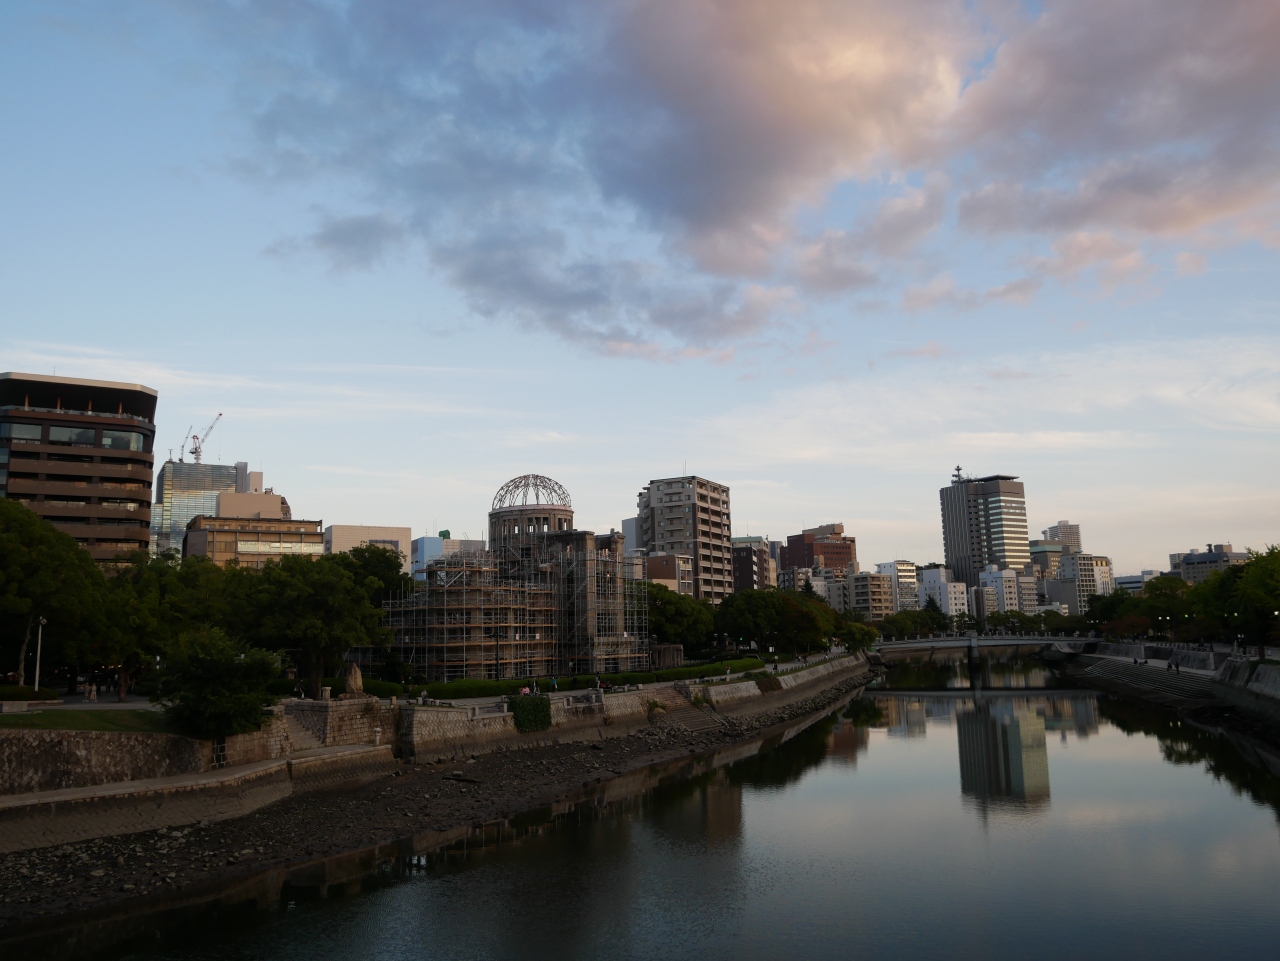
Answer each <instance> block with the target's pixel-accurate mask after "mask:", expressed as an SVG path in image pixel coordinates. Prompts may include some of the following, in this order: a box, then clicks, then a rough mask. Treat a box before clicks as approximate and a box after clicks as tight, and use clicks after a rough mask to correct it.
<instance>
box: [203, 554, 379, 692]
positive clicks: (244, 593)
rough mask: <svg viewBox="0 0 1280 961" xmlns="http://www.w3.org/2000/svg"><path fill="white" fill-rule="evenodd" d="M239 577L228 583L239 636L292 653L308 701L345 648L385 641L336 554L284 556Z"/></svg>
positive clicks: (363, 593) (373, 610)
mask: <svg viewBox="0 0 1280 961" xmlns="http://www.w3.org/2000/svg"><path fill="white" fill-rule="evenodd" d="M228 573H231V572H228ZM239 573H240V576H238V577H236V578H234V579H233V581H232V583H233V584H234V585H235V588H236V594H237V595H238V598H239V599H240V602H241V603H242V604H243V607H244V610H245V611H246V613H247V615H248V617H247V621H246V623H247V624H248V629H247V631H246V633H245V638H246V639H247V640H249V641H251V642H253V643H255V644H257V645H259V646H260V647H265V648H268V649H274V650H279V649H294V648H296V649H298V650H299V651H300V653H301V663H300V666H301V667H302V669H303V670H304V671H305V672H306V676H307V678H308V679H309V687H310V690H311V694H312V696H313V697H318V696H319V695H320V684H321V681H322V680H323V678H324V672H325V669H326V668H327V667H328V668H333V669H335V670H336V669H337V667H338V666H339V665H340V664H341V663H342V656H343V655H344V654H346V652H347V651H348V650H350V649H351V648H353V647H382V646H384V645H385V644H386V642H387V640H388V639H389V631H387V629H385V628H384V627H382V612H381V611H380V610H378V609H377V608H375V607H374V606H373V604H371V603H370V601H369V595H368V593H366V591H365V589H364V588H363V587H361V586H358V585H357V584H356V582H355V578H354V577H353V576H352V574H351V571H350V570H349V569H348V567H347V564H346V562H345V561H344V560H343V559H342V555H340V554H331V555H328V556H326V557H317V558H315V559H314V560H312V559H310V558H307V557H285V558H282V559H281V560H280V561H279V562H278V563H276V562H272V563H269V564H267V565H266V566H265V567H264V568H262V570H261V571H260V572H256V573H253V572H247V571H246V572H239Z"/></svg>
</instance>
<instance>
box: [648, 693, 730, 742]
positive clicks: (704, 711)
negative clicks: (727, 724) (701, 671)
mask: <svg viewBox="0 0 1280 961" xmlns="http://www.w3.org/2000/svg"><path fill="white" fill-rule="evenodd" d="M644 693H645V694H646V695H648V699H649V700H652V701H658V702H659V703H660V704H662V706H663V707H665V708H666V709H667V717H668V718H669V719H670V720H672V721H674V722H675V723H677V724H679V725H680V726H681V727H683V728H685V729H686V730H689V731H693V732H695V733H697V732H699V731H710V730H713V729H714V728H718V727H721V726H722V725H723V724H724V721H722V720H721V719H720V716H719V715H718V714H716V712H715V711H713V710H712V709H711V708H709V707H700V706H699V707H695V706H694V705H693V704H692V703H691V702H690V701H689V699H688V698H687V697H685V696H684V694H682V693H681V692H680V691H678V690H676V689H675V688H674V687H658V688H654V689H653V690H652V691H649V690H646V691H645V692H644Z"/></svg>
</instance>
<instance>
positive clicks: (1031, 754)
mask: <svg viewBox="0 0 1280 961" xmlns="http://www.w3.org/2000/svg"><path fill="white" fill-rule="evenodd" d="M1019 708H1021V709H1019ZM956 740H957V742H958V743H959V746H960V793H961V794H962V795H964V796H965V797H966V798H968V799H969V800H971V801H972V802H973V803H974V804H975V805H976V806H977V807H978V809H979V810H980V811H981V812H982V813H983V815H984V817H985V815H986V813H987V811H988V810H989V809H990V808H991V807H1001V808H1012V809H1022V810H1024V811H1028V812H1031V811H1035V810H1038V809H1040V808H1047V807H1048V806H1049V753H1048V751H1047V750H1046V748H1045V740H1044V718H1043V717H1041V716H1040V715H1039V714H1037V713H1034V712H1031V711H1028V710H1026V709H1025V703H1024V704H1021V705H1019V704H1016V703H1015V702H1014V700H1013V699H1012V698H1000V699H998V700H982V701H980V702H979V703H978V704H976V705H974V707H973V708H972V709H971V710H967V711H959V712H958V713H957V715H956Z"/></svg>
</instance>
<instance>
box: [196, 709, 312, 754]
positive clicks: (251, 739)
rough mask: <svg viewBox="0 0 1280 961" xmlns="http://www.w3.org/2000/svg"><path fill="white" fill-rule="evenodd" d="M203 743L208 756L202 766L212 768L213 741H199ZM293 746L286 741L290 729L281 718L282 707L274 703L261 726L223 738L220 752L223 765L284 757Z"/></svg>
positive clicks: (282, 715) (282, 713) (282, 714)
mask: <svg viewBox="0 0 1280 961" xmlns="http://www.w3.org/2000/svg"><path fill="white" fill-rule="evenodd" d="M202 743H203V744H204V745H205V748H206V753H207V755H208V756H207V758H206V762H205V769H206V770H208V769H210V768H212V767H213V762H214V757H213V755H214V744H213V742H212V741H204V742H202ZM291 747H292V745H291V744H290V743H289V728H288V725H286V724H285V720H284V708H282V707H280V706H279V705H277V706H276V707H274V708H272V709H271V713H270V714H269V715H268V716H267V721H266V723H265V724H263V725H262V727H261V729H259V730H257V731H252V732H250V733H248V734H233V735H231V736H230V737H228V738H227V739H226V744H225V749H224V751H223V757H224V759H225V760H224V761H223V764H222V766H223V767H232V766H233V765H236V764H252V763H253V762H254V761H269V760H272V759H273V758H278V757H285V756H286V755H287V754H288V753H289V751H290V749H291Z"/></svg>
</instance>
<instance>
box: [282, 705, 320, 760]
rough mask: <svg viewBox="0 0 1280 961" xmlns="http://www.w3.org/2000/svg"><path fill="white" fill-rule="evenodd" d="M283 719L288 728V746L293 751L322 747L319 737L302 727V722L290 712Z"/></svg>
mask: <svg viewBox="0 0 1280 961" xmlns="http://www.w3.org/2000/svg"><path fill="white" fill-rule="evenodd" d="M284 721H285V725H286V726H287V727H288V729H289V743H290V748H291V750H292V751H293V752H294V753H297V752H298V751H314V750H315V749H316V748H321V747H324V745H323V744H321V743H320V739H319V738H318V737H316V736H315V735H314V734H312V733H311V732H310V731H308V730H307V729H306V728H305V727H303V726H302V722H300V721H299V720H298V719H297V718H296V717H294V716H293V715H292V714H286V715H285V717H284Z"/></svg>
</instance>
